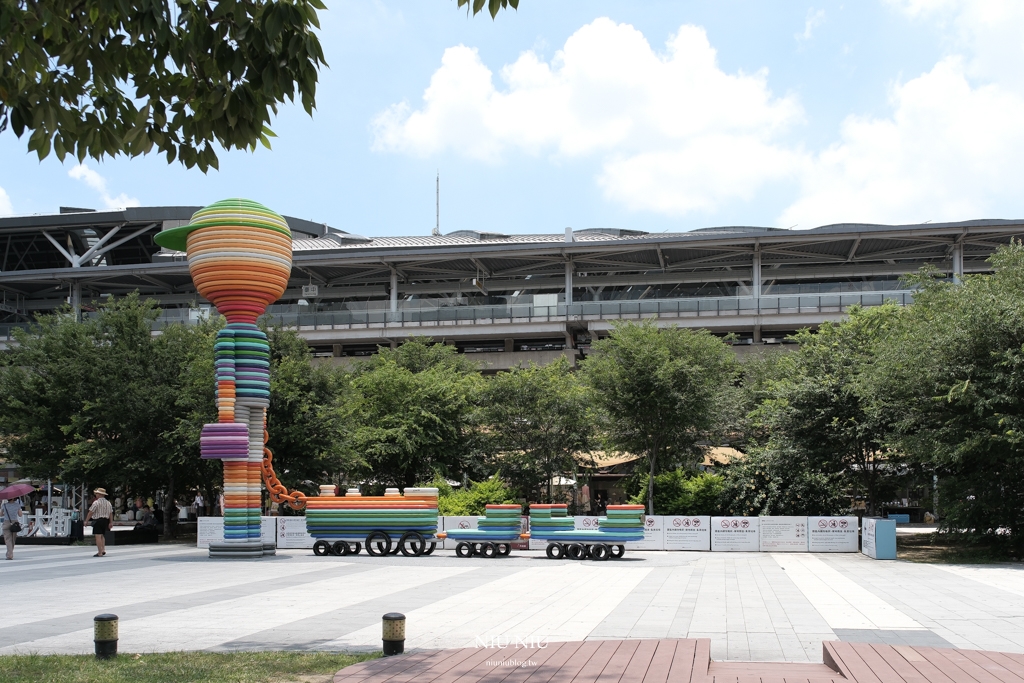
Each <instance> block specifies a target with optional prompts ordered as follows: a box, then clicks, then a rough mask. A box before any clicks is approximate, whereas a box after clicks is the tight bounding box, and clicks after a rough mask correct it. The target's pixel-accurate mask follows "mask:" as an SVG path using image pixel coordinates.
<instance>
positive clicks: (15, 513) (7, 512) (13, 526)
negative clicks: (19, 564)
mask: <svg viewBox="0 0 1024 683" xmlns="http://www.w3.org/2000/svg"><path fill="white" fill-rule="evenodd" d="M19 517H21V501H20V500H18V499H15V500H5V501H4V502H3V504H0V520H2V521H3V532H4V545H5V546H7V559H8V560H13V559H14V540H15V538H16V537H17V535H18V532H19V531H21V523H20V522H18V518H19Z"/></svg>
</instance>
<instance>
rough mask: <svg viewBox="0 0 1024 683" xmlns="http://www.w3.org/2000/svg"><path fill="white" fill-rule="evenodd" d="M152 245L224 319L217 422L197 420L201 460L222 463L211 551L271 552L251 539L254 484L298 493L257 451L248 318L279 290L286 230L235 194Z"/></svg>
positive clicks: (257, 377) (298, 502)
mask: <svg viewBox="0 0 1024 683" xmlns="http://www.w3.org/2000/svg"><path fill="white" fill-rule="evenodd" d="M156 242H157V244H159V245H161V246H163V247H167V248H169V249H175V250H177V251H184V252H186V254H187V256H188V269H189V273H191V275H192V280H193V281H194V282H195V284H196V289H198V290H199V293H200V294H201V295H202V296H203V297H205V298H206V299H208V300H209V301H210V302H212V303H213V304H214V305H215V306H216V307H217V310H218V312H220V314H221V315H223V316H224V317H225V318H226V319H227V325H225V326H224V328H223V329H221V330H220V331H219V332H218V333H217V340H216V344H215V346H214V354H215V368H216V381H217V384H216V391H217V393H216V397H217V399H216V400H217V418H218V421H217V422H216V423H214V424H208V425H204V426H203V431H202V434H201V436H200V449H201V452H202V457H203V458H215V459H219V460H221V461H222V462H223V463H224V542H223V543H211V544H210V555H211V556H212V557H218V556H227V557H240V556H241V557H259V556H261V555H263V554H265V553H273V552H274V550H275V549H274V547H273V546H264V545H263V542H262V540H261V535H260V512H261V508H262V491H261V480H264V479H265V480H266V482H267V486H268V488H269V489H270V495H271V499H272V500H275V501H277V502H286V503H288V504H289V505H291V506H292V507H302V505H303V501H304V496H302V494H296V493H288V491H287V489H285V487H284V486H283V485H281V482H280V481H278V479H277V477H276V475H275V474H274V469H273V465H272V464H271V461H272V457H273V456H272V455H271V453H270V449H268V448H267V447H266V441H267V438H268V433H267V430H266V424H267V409H268V408H269V407H270V344H269V342H268V341H267V335H266V334H265V333H264V332H263V331H262V330H260V329H259V328H258V327H257V326H256V319H257V318H258V317H259V316H260V315H262V314H263V313H264V312H265V311H266V308H267V306H268V305H270V304H271V303H273V302H274V301H276V300H277V299H278V298H280V296H281V295H282V294H283V293H284V290H285V288H286V287H287V286H288V278H289V277H290V275H291V268H292V235H291V230H290V229H289V228H288V223H287V221H285V219H284V217H282V216H280V215H278V214H277V213H275V212H273V211H271V210H270V209H268V208H267V207H265V206H263V205H261V204H257V203H256V202H252V201H248V200H245V199H228V200H224V201H220V202H217V203H215V204H211V205H210V206H207V207H205V208H203V209H200V210H199V211H197V212H196V213H195V214H194V215H193V216H192V220H191V221H189V224H188V225H185V226H181V227H177V228H172V229H170V230H164V231H163V232H161V233H160V234H159V235H157V237H156Z"/></svg>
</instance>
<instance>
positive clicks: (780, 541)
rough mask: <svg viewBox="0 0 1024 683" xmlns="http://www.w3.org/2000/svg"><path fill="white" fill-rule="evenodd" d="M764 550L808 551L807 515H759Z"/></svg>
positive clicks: (761, 546) (761, 545)
mask: <svg viewBox="0 0 1024 683" xmlns="http://www.w3.org/2000/svg"><path fill="white" fill-rule="evenodd" d="M758 524H759V525H760V527H761V528H760V538H759V540H758V544H759V547H760V549H761V551H763V552H773V553H778V552H796V553H806V552H807V518H806V517H775V516H772V517H758Z"/></svg>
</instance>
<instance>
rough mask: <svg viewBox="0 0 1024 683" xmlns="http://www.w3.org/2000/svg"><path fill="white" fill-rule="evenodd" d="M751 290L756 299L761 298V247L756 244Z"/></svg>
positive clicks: (752, 265) (751, 274)
mask: <svg viewBox="0 0 1024 683" xmlns="http://www.w3.org/2000/svg"><path fill="white" fill-rule="evenodd" d="M750 289H751V290H752V291H753V293H754V298H755V299H760V298H761V245H760V243H755V244H754V258H753V261H752V263H751V268H750Z"/></svg>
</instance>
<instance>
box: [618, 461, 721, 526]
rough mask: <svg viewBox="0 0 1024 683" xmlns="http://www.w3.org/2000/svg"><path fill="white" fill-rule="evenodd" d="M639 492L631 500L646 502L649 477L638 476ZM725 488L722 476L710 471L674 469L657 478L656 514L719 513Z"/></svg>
mask: <svg viewBox="0 0 1024 683" xmlns="http://www.w3.org/2000/svg"><path fill="white" fill-rule="evenodd" d="M637 483H638V484H639V491H640V492H639V493H637V494H636V495H635V496H633V497H632V498H631V499H630V501H629V502H630V503H632V504H634V505H644V504H646V502H647V477H646V476H644V477H641V478H639V479H638V481H637ZM723 488H724V482H723V481H722V477H719V476H718V475H715V474H711V473H709V472H701V473H699V474H696V475H694V474H693V473H691V472H687V471H685V470H681V469H679V470H673V471H672V472H665V473H664V474H658V475H655V477H654V514H656V515H717V514H719V502H718V501H719V498H720V496H721V493H722V489H723Z"/></svg>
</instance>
